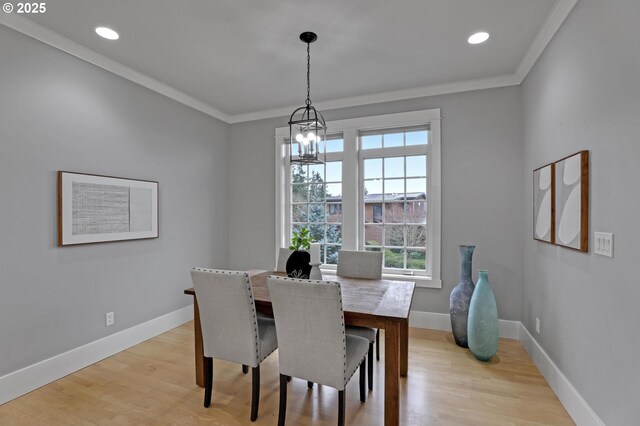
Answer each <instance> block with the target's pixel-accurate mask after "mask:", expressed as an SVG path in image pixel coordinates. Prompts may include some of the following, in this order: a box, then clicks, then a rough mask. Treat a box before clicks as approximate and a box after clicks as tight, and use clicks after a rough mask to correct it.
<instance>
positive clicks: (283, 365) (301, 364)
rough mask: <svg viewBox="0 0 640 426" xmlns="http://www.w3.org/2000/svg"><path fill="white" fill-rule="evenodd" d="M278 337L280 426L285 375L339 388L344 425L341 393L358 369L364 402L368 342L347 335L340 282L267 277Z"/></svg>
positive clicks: (340, 416) (283, 413)
mask: <svg viewBox="0 0 640 426" xmlns="http://www.w3.org/2000/svg"><path fill="white" fill-rule="evenodd" d="M267 285H268V286H269V295H270V297H271V303H272V306H273V314H274V318H275V321H276V331H277V333H278V343H279V348H278V358H279V361H280V410H279V413H278V425H279V426H284V422H285V416H286V409H287V377H297V378H300V379H303V380H307V381H308V383H309V385H310V387H311V386H312V385H313V383H319V384H322V385H326V386H330V387H332V388H336V389H337V390H338V425H344V419H345V393H344V389H345V386H346V385H347V382H349V379H351V376H353V374H354V373H355V372H356V370H357V369H358V366H359V367H360V401H362V402H364V401H365V398H366V393H365V384H364V380H365V365H366V357H367V350H368V346H369V345H368V343H369V342H368V341H367V339H364V338H362V337H358V336H351V335H348V334H345V328H344V313H343V310H342V293H341V291H340V284H339V283H337V282H329V281H315V280H314V281H310V280H300V279H297V278H285V277H276V276H271V277H269V280H268V281H267Z"/></svg>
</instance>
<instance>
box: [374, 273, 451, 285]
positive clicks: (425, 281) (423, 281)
mask: <svg viewBox="0 0 640 426" xmlns="http://www.w3.org/2000/svg"><path fill="white" fill-rule="evenodd" d="M382 279H385V280H397V281H413V282H415V283H416V287H420V288H442V281H441V280H438V279H434V278H432V277H425V276H420V275H402V274H382Z"/></svg>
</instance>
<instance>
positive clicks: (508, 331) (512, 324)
mask: <svg viewBox="0 0 640 426" xmlns="http://www.w3.org/2000/svg"><path fill="white" fill-rule="evenodd" d="M498 323H499V327H500V337H501V338H503V339H516V340H518V339H520V326H521V323H520V321H510V320H498ZM409 326H410V327H416V328H426V329H429V330H441V331H451V317H450V316H449V314H440V313H436V312H422V311H411V315H410V316H409Z"/></svg>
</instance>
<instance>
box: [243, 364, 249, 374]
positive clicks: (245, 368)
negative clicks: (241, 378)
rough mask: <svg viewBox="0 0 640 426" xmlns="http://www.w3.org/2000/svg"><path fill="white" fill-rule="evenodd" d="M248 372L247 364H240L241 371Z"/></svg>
mask: <svg viewBox="0 0 640 426" xmlns="http://www.w3.org/2000/svg"><path fill="white" fill-rule="evenodd" d="M248 372H249V366H248V365H244V364H242V373H243V374H247V373H248Z"/></svg>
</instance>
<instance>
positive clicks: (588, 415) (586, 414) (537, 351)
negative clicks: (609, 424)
mask: <svg viewBox="0 0 640 426" xmlns="http://www.w3.org/2000/svg"><path fill="white" fill-rule="evenodd" d="M520 340H521V342H522V346H523V347H524V348H525V350H526V351H527V352H528V353H529V356H530V357H531V359H532V360H533V362H534V364H535V365H536V367H538V370H540V372H541V373H542V375H543V376H544V378H545V380H546V381H547V383H549V386H551V389H553V391H554V392H555V394H556V396H557V397H558V399H559V400H560V402H561V403H562V405H563V406H564V408H565V409H566V410H567V412H568V413H569V415H570V416H571V418H572V419H573V421H574V422H575V423H576V424H577V425H578V426H604V422H603V421H602V420H600V418H599V417H598V415H597V414H596V413H595V412H594V411H593V410H592V409H591V407H590V406H589V404H587V401H585V400H584V398H582V395H580V393H579V392H578V391H577V390H576V388H575V387H573V385H572V384H571V382H570V381H569V379H567V377H566V376H565V375H564V374H562V371H560V369H559V368H558V366H557V365H556V364H555V363H554V362H553V360H552V359H551V358H550V357H549V355H548V354H547V353H546V352H545V350H544V349H542V346H540V344H539V343H538V342H537V341H536V339H534V338H533V336H532V335H531V333H529V330H527V328H526V327H525V326H524V324H522V323H520Z"/></svg>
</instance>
